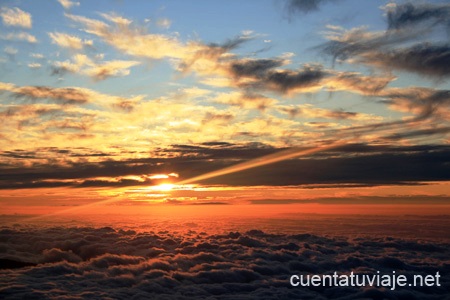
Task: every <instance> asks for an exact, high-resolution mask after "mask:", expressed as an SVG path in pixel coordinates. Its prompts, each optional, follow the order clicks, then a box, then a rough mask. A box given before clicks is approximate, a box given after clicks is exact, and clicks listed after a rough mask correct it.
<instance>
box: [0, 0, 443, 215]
mask: <svg viewBox="0 0 450 300" xmlns="http://www.w3.org/2000/svg"><path fill="white" fill-rule="evenodd" d="M443 3H444V1H442V2H434V1H428V2H426V3H425V2H423V1H417V2H411V3H404V2H400V1H399V2H398V3H397V4H396V3H394V2H388V1H357V0H340V1H338V0H323V1H309V2H306V1H296V0H289V1H288V0H286V1H273V0H267V1H266V0H258V1H256V0H254V1H157V0H155V1H130V2H128V1H80V2H76V1H69V0H59V1H57V0H54V1H50V0H49V1H21V0H13V1H9V0H6V1H2V2H1V4H0V23H1V24H0V70H1V71H0V212H2V213H7V214H10V213H19V214H21V213H26V214H40V213H49V212H57V211H61V210H63V211H70V210H71V209H73V208H77V207H83V208H85V211H87V212H93V211H101V210H99V209H98V207H96V206H94V204H98V202H99V203H100V204H101V205H103V204H104V205H105V207H106V208H104V210H103V211H108V209H116V210H117V211H123V212H131V211H134V212H139V211H142V210H143V209H151V208H152V207H155V206H158V207H161V206H164V207H165V208H164V209H173V210H177V209H179V207H180V206H182V207H188V206H189V207H190V208H189V209H188V210H187V211H191V210H194V211H205V212H208V213H209V212H210V211H213V210H215V211H216V213H217V212H224V211H227V212H230V213H233V212H234V211H239V207H242V206H243V205H245V207H254V209H251V210H249V212H248V213H250V212H251V213H253V214H255V215H264V213H265V212H266V213H267V212H270V211H272V208H276V209H279V210H280V211H289V212H292V211H293V210H294V211H298V212H317V213H321V212H322V213H332V212H338V213H345V212H352V211H358V212H362V211H365V212H377V213H381V212H383V213H384V212H389V211H391V208H392V207H395V212H399V211H400V212H423V213H448V212H449V211H450V209H449V207H450V206H449V199H450V198H449V197H450V181H449V180H450V164H449V157H450V147H449V145H448V144H449V141H450V139H449V133H450V91H449V89H450V83H449V78H450V44H449V37H450V27H449V24H450V23H449V22H450V21H449V20H450V5H449V4H443ZM199 204H201V205H199ZM209 204H211V205H209ZM212 204H214V205H212ZM212 207H214V208H212ZM218 207H220V208H218ZM236 208H237V209H236ZM160 209H161V208H160Z"/></svg>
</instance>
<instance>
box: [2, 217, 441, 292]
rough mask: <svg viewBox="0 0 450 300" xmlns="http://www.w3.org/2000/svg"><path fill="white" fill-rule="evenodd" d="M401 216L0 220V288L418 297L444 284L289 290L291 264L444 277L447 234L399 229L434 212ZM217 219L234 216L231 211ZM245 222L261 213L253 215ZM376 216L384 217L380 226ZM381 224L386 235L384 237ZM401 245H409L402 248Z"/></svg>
mask: <svg viewBox="0 0 450 300" xmlns="http://www.w3.org/2000/svg"><path fill="white" fill-rule="evenodd" d="M310 218H311V217H309V219H308V221H309V222H311V220H310ZM286 219H289V220H291V219H290V218H289V217H286V218H284V220H286ZM122 220H123V219H122ZM292 220H294V219H292ZM401 220H402V221H404V222H407V223H408V224H409V226H408V228H405V227H404V226H402V224H403V223H404V222H399V220H398V218H396V219H395V220H392V219H390V218H388V217H366V218H365V219H364V220H363V221H364V222H365V223H364V224H365V225H364V227H363V229H360V228H361V227H360V226H361V221H362V219H361V217H354V218H351V217H346V218H342V217H341V218H338V219H333V218H323V219H320V218H319V217H316V218H315V219H313V220H312V222H313V223H314V224H316V225H315V226H311V225H308V224H306V225H304V226H306V232H308V229H309V228H315V231H323V232H324V233H326V232H329V228H330V223H331V224H332V226H333V228H334V229H335V231H336V232H345V234H342V235H341V236H339V237H338V236H337V234H336V236H333V235H331V236H330V235H329V234H327V236H322V235H320V234H319V235H314V234H310V233H306V232H305V229H302V231H301V233H295V234H289V233H279V232H278V233H277V234H272V233H266V232H263V231H261V230H258V229H252V230H248V229H247V230H248V231H245V230H246V229H243V230H241V231H231V232H225V230H223V232H220V231H219V232H218V231H217V228H216V230H215V231H212V232H211V233H210V232H208V233H207V232H201V231H202V230H203V226H204V225H203V224H202V223H199V224H197V223H192V224H191V226H190V227H189V226H187V228H186V229H185V230H183V228H180V224H177V225H178V226H177V227H178V228H176V229H172V227H173V228H175V227H174V226H176V225H175V224H172V223H170V222H163V225H159V223H158V222H155V224H152V230H154V231H152V232H147V231H144V230H139V231H137V230H133V229H131V230H124V229H113V228H111V227H98V228H92V227H88V226H82V227H67V226H61V225H59V226H58V227H51V226H48V228H38V227H34V226H28V227H25V226H24V225H16V227H6V226H5V227H4V228H2V230H1V231H0V237H1V240H2V241H3V243H2V247H3V248H4V249H7V252H6V253H2V254H1V259H3V261H8V262H13V263H10V264H9V265H10V266H15V267H17V268H16V269H12V268H11V269H2V270H0V274H1V275H2V276H1V280H0V294H1V295H2V297H4V298H15V297H16V298H30V297H43V296H44V295H48V294H49V293H51V294H52V296H54V297H58V296H61V297H86V296H87V295H89V296H88V297H90V298H105V297H109V298H124V297H127V298H128V297H130V296H134V297H141V298H151V299H160V298H161V299H166V298H176V297H179V296H180V295H182V297H183V298H186V297H188V298H217V297H221V298H233V299H247V298H248V299H259V298H264V299H280V298H282V299H298V298H299V297H301V298H321V297H326V298H339V297H340V298H342V297H343V296H346V297H353V298H361V297H366V298H367V297H372V296H373V295H374V294H376V295H377V296H380V297H381V298H389V297H390V298H393V297H398V298H399V297H403V296H404V295H405V294H407V295H408V298H421V299H423V298H432V297H434V298H442V297H445V295H447V294H448V293H449V291H450V290H449V288H448V286H446V285H444V284H441V286H440V287H434V288H433V289H417V288H414V287H409V286H404V287H402V288H400V287H398V288H397V289H395V290H393V291H392V290H390V289H389V288H375V287H372V288H371V287H365V288H360V287H347V288H345V289H344V288H326V289H319V288H317V287H301V288H298V289H295V290H294V289H293V288H292V287H291V286H290V284H289V276H290V275H292V274H304V275H306V274H332V273H333V272H334V271H336V272H338V273H339V274H348V273H349V272H350V271H353V272H354V273H357V274H369V275H375V274H377V271H379V272H380V274H391V275H392V271H396V273H397V274H402V275H405V276H406V277H407V278H413V276H414V275H415V274H436V272H439V273H440V275H441V282H446V281H447V280H448V267H447V266H446V263H447V261H446V260H445V259H444V260H443V257H447V256H448V252H449V250H448V249H449V247H448V242H447V241H443V240H442V239H441V240H439V239H438V238H436V235H435V233H432V236H434V237H435V238H434V239H433V238H430V235H425V234H423V235H424V236H426V239H418V238H417V237H416V238H415V239H414V240H409V239H407V238H401V237H399V236H400V235H401V234H404V233H405V231H406V232H408V233H409V234H411V236H412V233H411V229H410V228H417V227H420V226H421V225H423V223H424V222H425V221H427V222H428V221H431V222H430V223H427V224H428V225H427V226H426V228H422V230H421V231H425V232H427V233H430V232H432V231H431V230H430V229H428V228H429V227H433V228H434V227H437V225H434V224H436V223H437V221H436V220H429V219H425V220H424V219H421V218H418V217H416V218H414V217H402V219H401ZM134 221H135V220H134ZM227 221H228V222H229V224H233V223H234V222H233V219H232V218H231V219H229V220H228V219H227ZM273 221H275V220H273ZM440 221H442V222H441V223H439V224H440V226H447V225H446V224H447V223H446V222H445V220H444V219H441V220H440ZM247 222H248V224H251V223H250V222H254V223H255V222H257V223H258V224H259V223H261V221H258V220H256V219H251V220H249V221H247ZM297 222H298V220H297ZM309 222H306V223H309ZM343 222H344V223H345V224H344V225H342V223H343ZM443 223H444V224H445V225H442V224H443ZM17 224H21V223H20V221H19V222H17ZM181 224H183V222H181ZM214 224H215V225H217V223H216V222H214ZM348 224H350V225H348ZM380 224H385V226H381V227H382V228H380ZM430 224H431V225H430ZM254 225H255V224H253V226H254ZM263 225H266V226H267V224H263ZM17 226H18V227H17ZM163 226H164V227H163ZM168 226H169V227H168ZM246 226H247V227H249V226H250V225H246ZM321 226H323V228H321ZM224 227H225V228H228V227H229V226H227V225H224ZM244 228H246V227H244ZM251 228H255V227H250V228H249V229H251ZM303 228H305V227H303ZM353 228H358V230H359V231H356V233H355V236H351V235H350V234H349V233H348V232H349V231H351V232H354V231H355V230H353ZM180 230H183V232H182V233H180ZM327 230H328V231H327ZM339 230H340V231H339ZM386 230H388V232H389V233H390V234H391V235H394V236H389V237H386ZM311 231H313V230H311ZM362 231H364V234H361V232H362ZM421 231H419V232H421ZM367 232H370V233H371V235H369V234H368V233H367ZM111 245H114V247H111ZM411 251H414V255H409V254H408V253H410V252H411ZM5 266H6V265H5ZM69 283H70V284H69ZM86 286H88V287H89V289H88V291H87V290H86Z"/></svg>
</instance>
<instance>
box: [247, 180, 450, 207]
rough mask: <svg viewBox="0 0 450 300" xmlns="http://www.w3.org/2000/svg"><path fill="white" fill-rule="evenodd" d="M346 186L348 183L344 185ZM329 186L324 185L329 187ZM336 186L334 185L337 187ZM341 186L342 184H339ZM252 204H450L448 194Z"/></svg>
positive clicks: (263, 200) (282, 200)
mask: <svg viewBox="0 0 450 300" xmlns="http://www.w3.org/2000/svg"><path fill="white" fill-rule="evenodd" d="M345 186H346V187H348V185H345ZM329 187H330V186H324V188H329ZM337 187H338V186H336V188H337ZM340 187H342V185H341V186H340ZM250 203H252V204H277V205H278V204H310V203H319V204H356V205H358V204H406V205H411V204H423V203H427V204H444V205H445V204H450V196H429V195H419V196H397V195H392V196H387V197H383V196H356V197H352V198H348V197H332V198H316V199H301V200H299V199H258V200H250Z"/></svg>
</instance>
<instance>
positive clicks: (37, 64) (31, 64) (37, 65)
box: [28, 63, 42, 69]
mask: <svg viewBox="0 0 450 300" xmlns="http://www.w3.org/2000/svg"><path fill="white" fill-rule="evenodd" d="M40 67H42V65H41V64H40V63H29V64H28V68H31V69H39V68H40Z"/></svg>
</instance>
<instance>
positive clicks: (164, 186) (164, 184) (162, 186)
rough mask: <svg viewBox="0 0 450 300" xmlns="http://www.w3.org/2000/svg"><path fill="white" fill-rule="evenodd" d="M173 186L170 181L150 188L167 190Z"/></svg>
mask: <svg viewBox="0 0 450 300" xmlns="http://www.w3.org/2000/svg"><path fill="white" fill-rule="evenodd" d="M174 187H175V185H174V184H171V183H162V184H158V185H155V186H152V187H151V189H152V190H155V191H161V192H167V191H171V190H173V189H174Z"/></svg>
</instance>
